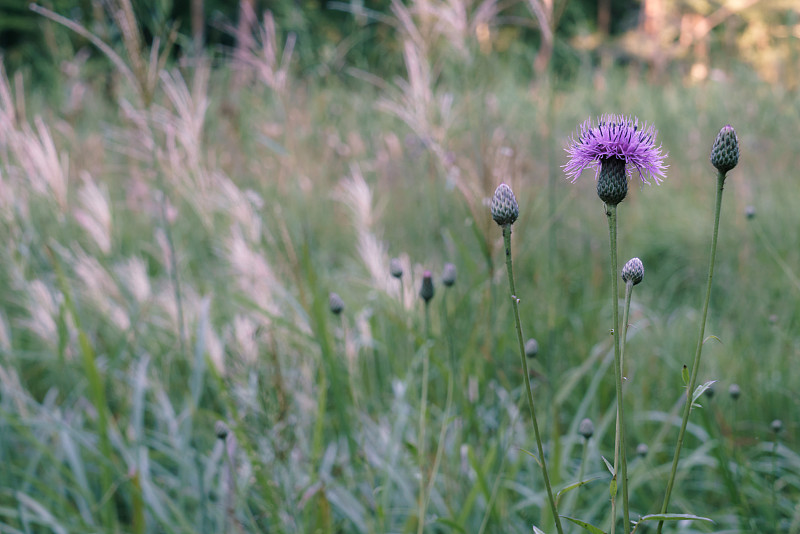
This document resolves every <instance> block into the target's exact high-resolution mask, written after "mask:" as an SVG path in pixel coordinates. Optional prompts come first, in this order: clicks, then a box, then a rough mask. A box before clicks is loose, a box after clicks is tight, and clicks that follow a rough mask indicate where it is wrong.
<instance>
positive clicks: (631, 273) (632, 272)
mask: <svg viewBox="0 0 800 534" xmlns="http://www.w3.org/2000/svg"><path fill="white" fill-rule="evenodd" d="M642 278H644V265H642V260H640V259H639V258H631V259H630V260H628V263H626V264H625V266H624V267H623V268H622V281H623V282H625V283H628V282H629V281H630V282H633V285H636V284H638V283H639V282H641V281H642Z"/></svg>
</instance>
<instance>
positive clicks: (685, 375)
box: [681, 364, 689, 386]
mask: <svg viewBox="0 0 800 534" xmlns="http://www.w3.org/2000/svg"><path fill="white" fill-rule="evenodd" d="M681 376H682V377H683V384H684V385H686V386H688V385H689V368H688V367H687V366H686V365H685V364H684V366H683V369H682V370H681Z"/></svg>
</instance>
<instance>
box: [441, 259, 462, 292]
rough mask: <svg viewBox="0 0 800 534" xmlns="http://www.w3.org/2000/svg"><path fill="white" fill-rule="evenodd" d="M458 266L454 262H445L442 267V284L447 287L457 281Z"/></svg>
mask: <svg viewBox="0 0 800 534" xmlns="http://www.w3.org/2000/svg"><path fill="white" fill-rule="evenodd" d="M457 274H458V273H457V271H456V266H455V265H453V264H452V263H445V264H444V268H443V269H442V284H444V286H445V287H453V285H454V284H455V283H456V275H457Z"/></svg>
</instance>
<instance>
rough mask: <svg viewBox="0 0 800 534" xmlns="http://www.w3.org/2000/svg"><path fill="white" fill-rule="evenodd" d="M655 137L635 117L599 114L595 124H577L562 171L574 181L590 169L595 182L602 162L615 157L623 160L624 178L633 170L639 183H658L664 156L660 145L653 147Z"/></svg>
mask: <svg viewBox="0 0 800 534" xmlns="http://www.w3.org/2000/svg"><path fill="white" fill-rule="evenodd" d="M657 135H658V131H657V130H656V129H655V127H654V126H652V125H648V124H647V123H644V124H642V126H641V128H640V127H639V119H638V118H636V117H634V118H633V119H631V118H630V117H625V116H624V115H602V116H601V117H600V118H599V119H598V121H597V124H596V125H592V122H591V120H587V121H586V122H584V123H583V124H581V126H580V131H579V133H578V137H577V139H576V138H575V136H573V137H572V138H571V139H570V145H569V147H567V153H568V154H569V161H568V162H567V164H566V165H564V172H566V173H567V177H568V178H570V181H572V182H574V181H575V180H577V179H578V176H580V174H581V173H582V172H583V171H584V169H586V168H587V167H591V168H593V169H594V170H595V179H597V174H598V173H599V172H600V166H601V164H602V162H603V160H605V159H608V158H619V159H622V160H624V161H625V164H626V165H625V172H626V174H627V175H628V177H630V176H631V174H633V170H634V169H635V170H636V172H638V173H639V178H641V180H642V182H644V183H646V184H649V183H650V182H649V181H648V178H652V179H653V180H654V181H655V182H656V183H660V182H661V180H663V178H664V170H665V169H666V166H665V165H664V158H665V157H666V154H662V153H661V145H658V146H656V136H657Z"/></svg>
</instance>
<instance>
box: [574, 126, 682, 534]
mask: <svg viewBox="0 0 800 534" xmlns="http://www.w3.org/2000/svg"><path fill="white" fill-rule="evenodd" d="M657 136H658V131H657V130H656V129H655V127H654V126H652V125H647V124H646V123H644V124H642V125H641V128H640V125H639V119H638V118H633V119H631V118H630V117H625V116H624V115H603V116H601V117H600V118H599V119H598V120H597V122H596V123H592V122H591V121H590V120H587V121H586V122H584V123H583V124H582V125H581V126H580V128H579V132H578V134H577V137H575V136H573V137H572V139H571V140H570V144H569V147H568V148H567V153H568V154H569V161H568V162H567V164H566V165H565V166H564V171H565V172H566V174H567V177H568V178H570V179H571V181H572V182H574V181H575V180H577V179H578V177H579V176H580V175H581V173H582V172H583V171H584V170H585V169H586V168H593V169H594V170H595V178H596V180H597V195H598V196H599V197H600V200H602V201H603V203H604V204H605V206H606V217H607V219H608V229H609V236H610V241H611V302H612V308H613V311H612V314H613V325H614V326H613V333H614V375H615V381H616V390H617V436H618V439H617V440H616V441H617V442H618V445H617V446H615V451H621V457H620V455H619V454H618V453H615V455H614V478H613V480H612V482H611V502H612V520H611V532H612V533H613V532H614V525H615V523H616V514H615V513H613V512H615V510H616V492H617V485H618V484H619V481H620V478H621V481H622V499H623V513H624V523H623V524H624V528H625V532H626V534H627V533H628V532H630V517H629V511H628V487H627V486H628V480H627V478H628V474H627V471H628V468H627V462H626V458H625V432H624V421H625V419H624V417H623V404H622V356H621V348H620V335H619V297H618V289H617V276H618V274H617V273H618V270H617V205H618V204H619V203H620V202H622V201H623V200H624V199H625V196H626V195H627V193H628V180H629V179H630V177H631V176H633V175H634V174H637V175H638V177H639V178H640V179H641V180H642V182H643V183H646V184H649V183H650V180H653V181H654V182H655V183H660V182H661V181H662V179H663V178H664V170H665V168H666V166H665V165H664V158H665V157H666V156H665V154H663V153H662V150H661V145H657V144H656V138H657ZM618 469H619V470H618ZM618 474H619V475H620V476H619V477H618V476H617V475H618Z"/></svg>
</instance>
